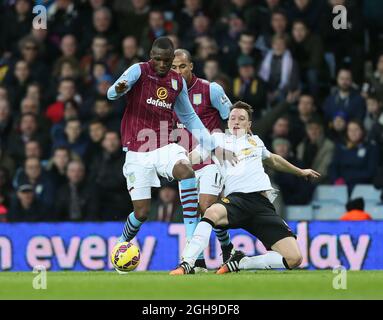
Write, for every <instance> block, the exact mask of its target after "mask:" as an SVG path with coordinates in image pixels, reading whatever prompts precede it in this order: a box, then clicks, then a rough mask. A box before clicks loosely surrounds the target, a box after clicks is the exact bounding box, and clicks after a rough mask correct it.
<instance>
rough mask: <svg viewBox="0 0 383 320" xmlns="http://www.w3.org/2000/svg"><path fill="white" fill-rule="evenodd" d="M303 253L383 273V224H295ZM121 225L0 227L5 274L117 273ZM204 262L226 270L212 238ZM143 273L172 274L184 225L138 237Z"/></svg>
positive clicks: (323, 265) (235, 236)
mask: <svg viewBox="0 0 383 320" xmlns="http://www.w3.org/2000/svg"><path fill="white" fill-rule="evenodd" d="M289 225H290V227H291V228H292V230H293V231H294V232H296V234H297V237H298V241H299V245H300V247H301V249H302V253H303V259H304V260H303V263H302V265H301V267H302V268H305V269H328V268H333V267H335V266H338V265H342V266H344V267H346V268H347V269H350V270H379V269H383V255H382V252H383V221H379V222H378V221H366V222H319V221H314V222H291V223H289ZM122 226H123V223H122V222H106V223H35V224H30V223H14V224H0V270H3V271H30V270H32V269H33V267H35V266H37V265H42V266H44V267H46V268H47V269H48V270H52V271H58V270H78V271H81V270H112V265H111V263H110V261H109V259H108V256H109V254H108V253H109V252H110V251H111V250H112V248H113V246H114V245H115V243H116V240H117V236H118V235H119V234H120V232H121V229H122ZM230 234H231V237H232V241H233V243H234V245H235V246H236V247H237V248H239V249H241V250H242V251H244V252H245V253H246V254H248V255H254V254H262V253H264V252H265V248H264V246H263V245H262V244H261V243H260V241H259V240H257V239H255V238H254V237H252V236H251V235H249V234H248V233H247V232H245V231H243V230H231V231H230ZM212 240H213V241H211V242H210V247H209V248H208V249H206V252H205V258H206V263H207V266H208V267H209V268H217V267H218V266H219V265H220V264H221V256H220V246H219V243H218V240H216V239H215V236H212ZM133 242H135V243H136V244H138V245H139V247H140V249H141V261H140V265H139V266H138V269H137V270H138V271H143V270H170V269H172V268H174V267H175V266H176V265H177V263H178V261H179V257H180V254H181V253H182V249H183V247H184V245H185V228H184V226H183V225H182V224H167V223H161V222H151V223H146V224H144V225H143V227H142V228H141V231H140V232H139V235H138V243H137V241H136V240H134V241H133Z"/></svg>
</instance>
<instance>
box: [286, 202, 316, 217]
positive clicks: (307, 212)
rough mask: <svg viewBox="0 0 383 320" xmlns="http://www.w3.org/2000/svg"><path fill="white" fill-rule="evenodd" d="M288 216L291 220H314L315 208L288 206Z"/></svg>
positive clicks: (309, 206)
mask: <svg viewBox="0 0 383 320" xmlns="http://www.w3.org/2000/svg"><path fill="white" fill-rule="evenodd" d="M286 218H287V220H289V221H300V220H312V219H313V208H312V206H311V205H308V206H287V207H286Z"/></svg>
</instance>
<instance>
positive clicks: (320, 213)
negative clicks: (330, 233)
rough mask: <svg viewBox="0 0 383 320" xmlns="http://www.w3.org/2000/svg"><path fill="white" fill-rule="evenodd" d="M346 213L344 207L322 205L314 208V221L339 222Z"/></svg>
mask: <svg viewBox="0 0 383 320" xmlns="http://www.w3.org/2000/svg"><path fill="white" fill-rule="evenodd" d="M345 211H346V208H345V207H344V205H336V204H322V205H321V206H318V207H314V219H315V220H339V219H340V217H341V216H342V215H343V214H344V213H345Z"/></svg>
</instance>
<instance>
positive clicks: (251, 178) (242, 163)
mask: <svg viewBox="0 0 383 320" xmlns="http://www.w3.org/2000/svg"><path fill="white" fill-rule="evenodd" d="M212 137H213V138H214V142H215V145H216V146H220V147H222V148H225V149H227V150H231V151H233V152H234V153H235V155H236V156H237V158H238V163H237V164H236V165H235V166H232V165H231V164H230V163H229V162H228V161H224V164H223V165H219V164H217V165H218V168H219V170H220V171H221V174H222V176H223V178H224V189H223V193H224V196H225V197H226V196H228V195H229V194H231V193H233V192H244V193H250V192H258V191H268V190H273V187H272V186H271V182H270V178H269V176H268V175H267V174H266V173H265V169H264V167H263V163H262V161H263V160H265V159H267V158H270V151H268V150H267V148H266V147H265V144H264V143H263V141H262V140H261V139H260V138H259V137H258V136H257V135H250V134H246V135H244V136H242V137H240V138H237V137H236V136H235V135H232V134H225V133H214V134H213V135H212Z"/></svg>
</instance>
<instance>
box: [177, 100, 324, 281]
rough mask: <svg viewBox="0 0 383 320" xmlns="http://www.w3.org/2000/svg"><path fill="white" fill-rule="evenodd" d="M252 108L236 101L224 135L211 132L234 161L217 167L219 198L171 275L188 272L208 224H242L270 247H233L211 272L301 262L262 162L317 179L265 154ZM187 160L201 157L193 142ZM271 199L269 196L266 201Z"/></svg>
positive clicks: (205, 240)
mask: <svg viewBox="0 0 383 320" xmlns="http://www.w3.org/2000/svg"><path fill="white" fill-rule="evenodd" d="M251 114H252V109H251V106H249V105H248V104H246V103H243V102H237V103H235V104H234V105H233V107H232V110H231V112H230V115H229V121H228V127H229V132H228V133H226V134H225V133H215V134H213V137H214V139H215V143H216V145H217V146H224V147H225V148H227V149H229V150H231V151H233V152H234V153H235V154H236V155H237V158H238V161H239V162H238V164H237V165H235V166H232V165H230V164H228V163H227V162H225V163H224V165H223V166H221V170H222V172H223V175H224V198H222V199H221V200H220V201H219V202H218V203H216V204H213V205H212V206H211V207H209V208H208V209H207V210H206V212H205V214H204V217H203V218H202V219H201V222H199V223H198V226H197V228H196V230H195V232H194V234H193V238H192V240H191V241H190V242H189V243H188V244H187V245H186V247H185V250H184V252H183V259H182V262H181V264H180V265H179V267H178V268H177V269H175V270H173V271H172V272H171V273H170V274H171V275H182V274H188V273H194V269H193V267H194V263H195V261H196V259H197V257H198V256H199V255H200V253H201V252H202V251H203V250H204V249H205V248H206V247H207V245H208V243H209V238H210V234H211V231H212V229H213V228H216V227H220V228H227V229H230V228H231V229H237V228H242V229H244V230H246V231H248V232H250V233H251V234H252V235H254V236H255V237H257V238H258V239H259V240H260V241H261V242H262V243H263V244H264V245H265V247H266V249H267V250H272V251H270V252H268V253H266V254H264V255H259V256H253V257H247V256H245V255H244V254H243V253H242V252H240V251H237V252H236V253H235V254H234V255H233V256H232V257H231V258H230V260H229V261H228V262H226V263H225V264H223V265H222V266H221V268H220V269H219V270H218V271H217V273H218V274H223V273H227V272H236V271H239V270H242V269H244V270H252V269H274V268H276V269H281V268H285V269H293V268H296V267H298V266H299V265H300V264H301V262H302V255H301V252H300V249H299V246H298V243H297V241H296V237H295V235H294V234H293V233H292V231H291V230H290V228H289V226H288V225H287V224H286V222H285V221H284V220H283V219H282V218H281V217H280V216H279V215H278V214H277V213H276V211H275V208H274V206H273V204H272V203H271V202H270V200H269V198H268V197H269V196H270V194H271V193H272V191H273V188H272V186H271V183H270V179H269V177H268V175H267V174H266V173H265V170H264V167H263V164H265V165H267V166H269V167H271V168H273V169H275V170H278V171H282V172H287V173H291V174H294V175H297V176H300V177H303V178H306V179H308V178H318V177H319V176H320V174H319V173H317V172H315V171H314V170H312V169H300V168H297V167H295V166H294V165H292V164H291V163H289V162H288V161H286V160H285V159H283V158H282V157H280V156H278V155H276V154H273V153H271V152H269V151H268V150H267V149H266V147H265V145H264V144H263V142H262V140H261V139H260V138H259V137H258V136H256V135H253V134H252V133H251V131H250V128H251V121H250V119H251ZM190 157H191V158H192V162H195V161H196V158H200V161H201V160H202V161H203V159H204V158H205V157H206V152H205V151H204V150H203V149H202V148H199V146H197V148H196V149H195V150H193V152H192V153H191V154H190ZM271 200H272V201H273V199H271Z"/></svg>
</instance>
